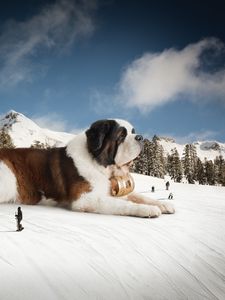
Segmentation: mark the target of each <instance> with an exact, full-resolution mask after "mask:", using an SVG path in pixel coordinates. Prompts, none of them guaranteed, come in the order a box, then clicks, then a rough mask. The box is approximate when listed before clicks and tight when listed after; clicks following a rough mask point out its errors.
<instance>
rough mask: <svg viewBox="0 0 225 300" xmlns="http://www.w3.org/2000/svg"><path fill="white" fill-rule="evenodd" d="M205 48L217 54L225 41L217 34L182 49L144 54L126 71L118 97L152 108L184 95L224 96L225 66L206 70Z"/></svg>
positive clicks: (193, 97)
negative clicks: (218, 37)
mask: <svg viewBox="0 0 225 300" xmlns="http://www.w3.org/2000/svg"><path fill="white" fill-rule="evenodd" d="M206 51H211V52H212V53H213V54H214V55H217V56H218V55H220V54H224V44H223V43H222V42H221V41H219V40H218V39H216V38H207V39H204V40H201V41H200V42H198V43H195V44H190V45H188V46H186V47H185V48H184V49H182V50H177V49H173V48H171V49H167V50H164V51H163V52H161V53H146V54H144V55H143V56H142V57H140V58H138V59H136V60H135V61H133V62H132V63H131V64H130V65H128V67H127V68H126V69H125V71H124V72H123V74H122V77H121V80H120V82H119V84H118V86H119V88H118V95H117V100H119V101H120V102H123V104H124V105H125V106H127V107H137V108H139V109H140V111H145V110H147V111H151V110H153V109H155V108H156V107H158V106H162V105H164V104H166V103H169V102H173V101H176V100H177V99H178V98H179V97H182V96H186V97H185V98H186V99H190V100H196V101H200V100H203V99H204V98H205V99H206V98H207V99H209V98H210V96H212V100H213V99H214V97H217V98H219V99H223V100H224V99H225V67H224V66H223V68H222V69H220V70H219V71H215V72H209V71H207V70H206V69H205V70H204V68H202V63H203V61H202V56H203V55H204V54H205V53H206ZM208 57H209V56H208ZM211 57H212V55H211ZM214 57H215V56H214ZM206 58H207V56H206V57H204V59H206ZM203 67H204V66H203ZM183 98H184V97H183Z"/></svg>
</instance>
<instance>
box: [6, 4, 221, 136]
mask: <svg viewBox="0 0 225 300" xmlns="http://www.w3.org/2000/svg"><path fill="white" fill-rule="evenodd" d="M3 2H4V3H3ZM195 2H197V3H195ZM195 2H194V1H188V2H186V3H183V2H182V1H147V0H142V1H138V0H136V1H134V0H133V1H132V0H131V1H125V0H124V1H116V0H115V1H113V0H108V1H93V0H92V1H88V0H80V1H73V0H61V1H60V0H57V1H44V0H21V1H13V0H9V1H7V3H6V1H1V3H0V14H1V18H0V103H1V106H0V107H1V108H0V114H4V113H5V112H7V111H8V110H10V109H14V110H16V111H19V112H21V113H24V114H25V115H26V116H28V117H30V118H32V119H33V120H35V121H36V122H38V124H39V125H41V126H43V127H48V128H52V129H55V130H62V131H74V132H76V131H77V130H79V129H83V128H86V127H88V125H89V124H90V123H91V122H93V121H95V120H97V119H102V118H114V117H116V118H125V119H128V120H129V121H130V122H132V123H133V124H134V126H135V127H136V128H137V131H139V132H141V133H143V134H144V135H147V136H149V137H150V136H152V135H153V134H158V135H167V136H172V137H174V138H175V139H176V140H178V141H181V142H189V141H193V140H206V139H208V140H213V139H216V140H219V141H221V142H225V18H224V6H225V5H224V4H223V2H224V1H222V0H221V1H218V0H215V1H211V2H210V3H207V5H206V2H205V1H195Z"/></svg>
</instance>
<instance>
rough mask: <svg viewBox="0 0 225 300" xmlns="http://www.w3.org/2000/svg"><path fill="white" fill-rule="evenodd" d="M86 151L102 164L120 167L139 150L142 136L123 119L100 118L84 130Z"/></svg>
mask: <svg viewBox="0 0 225 300" xmlns="http://www.w3.org/2000/svg"><path fill="white" fill-rule="evenodd" d="M86 136H87V146H88V151H89V152H90V153H91V154H92V156H93V158H94V159H96V160H97V162H98V163H99V164H101V165H103V166H105V167H106V166H109V165H114V164H116V165H117V166H119V167H121V166H123V165H125V164H128V163H129V162H131V161H132V160H134V159H135V158H136V157H137V156H138V155H139V154H140V152H141V149H142V141H143V137H142V136H141V135H138V134H135V130H134V128H133V126H132V125H131V124H130V123H129V122H127V121H124V120H100V121H97V122H95V123H93V124H92V125H91V127H90V128H89V129H88V130H87V131H86Z"/></svg>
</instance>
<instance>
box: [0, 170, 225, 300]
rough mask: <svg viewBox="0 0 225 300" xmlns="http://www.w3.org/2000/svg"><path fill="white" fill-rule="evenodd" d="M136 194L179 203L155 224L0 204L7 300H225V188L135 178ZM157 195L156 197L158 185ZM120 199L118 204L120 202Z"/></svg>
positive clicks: (0, 290) (0, 283) (0, 264)
mask: <svg viewBox="0 0 225 300" xmlns="http://www.w3.org/2000/svg"><path fill="white" fill-rule="evenodd" d="M134 177H135V182H136V191H138V192H141V193H144V194H145V195H149V196H151V197H153V196H154V198H155V199H160V200H161V201H173V204H174V205H175V207H176V213H175V214H174V215H162V216H160V217H159V218H155V219H141V218H134V217H120V216H106V215H97V214H88V213H76V212H71V211H67V210H65V209H62V208H56V207H45V206H22V210H23V214H24V220H23V222H22V223H23V226H24V227H25V229H24V230H23V231H22V232H15V229H16V222H15V219H14V213H15V211H16V208H17V207H16V206H15V205H12V204H11V205H10V204H7V205H6V204H4V205H0V241H1V244H0V270H1V275H0V276H1V279H0V299H2V300H15V299H18V300H22V299H23V300H26V299H27V300H28V299H29V300H30V299H32V300H36V299H37V300H39V299H46V300H47V299H48V300H57V299H59V300H62V299H65V300H74V299H75V300H76V299H78V300H82V299H107V300H108V299H135V300H136V299H138V300H139V299H150V300H151V299H152V300H157V299H158V300H161V299H169V300H176V299H179V300H181V299H189V300H203V299H204V300H205V299H209V300H213V299H221V300H223V299H225V252H224V249H225V218H224V212H225V188H224V187H215V186H200V185H186V184H178V183H172V182H171V185H170V191H169V192H172V193H173V195H174V200H167V197H168V193H169V192H168V191H166V190H165V181H164V180H162V179H157V178H153V177H148V176H144V175H134ZM153 185H154V186H155V190H156V191H155V193H150V192H149V191H150V190H151V186H153ZM115 201H116V199H115Z"/></svg>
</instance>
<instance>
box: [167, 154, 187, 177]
mask: <svg viewBox="0 0 225 300" xmlns="http://www.w3.org/2000/svg"><path fill="white" fill-rule="evenodd" d="M167 169H168V173H169V175H170V177H171V179H173V180H174V181H176V182H181V180H182V177H183V176H182V175H183V173H182V164H181V161H180V157H179V153H178V151H177V149H176V148H174V149H172V150H171V155H168V157H167Z"/></svg>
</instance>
